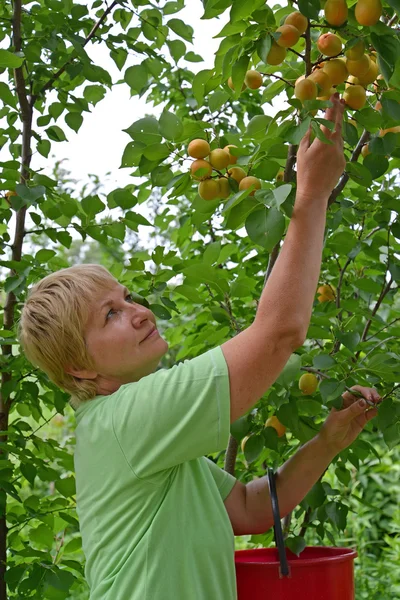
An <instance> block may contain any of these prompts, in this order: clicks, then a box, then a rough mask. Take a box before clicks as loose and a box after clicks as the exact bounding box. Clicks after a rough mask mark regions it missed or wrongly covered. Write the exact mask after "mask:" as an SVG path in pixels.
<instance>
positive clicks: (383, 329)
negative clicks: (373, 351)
mask: <svg viewBox="0 0 400 600" xmlns="http://www.w3.org/2000/svg"><path fill="white" fill-rule="evenodd" d="M397 321H400V317H397V319H393V321H391V322H390V323H388V324H387V325H385V327H382V329H378V331H376V332H375V333H373V334H372V335H370V336H369V337H367V338H365V340H364V341H365V342H369V340H372V338H374V337H376V336H377V335H378V333H382V331H385V329H388V328H389V327H390V326H391V325H393V324H394V323H396V322H397Z"/></svg>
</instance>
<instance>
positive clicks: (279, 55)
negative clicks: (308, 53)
mask: <svg viewBox="0 0 400 600" xmlns="http://www.w3.org/2000/svg"><path fill="white" fill-rule="evenodd" d="M286 54H287V50H286V48H282V46H278V44H277V43H276V42H275V41H273V42H272V44H271V48H270V50H269V52H268V56H267V64H268V65H275V66H276V65H280V64H281V63H282V62H283V61H284V60H285V58H286Z"/></svg>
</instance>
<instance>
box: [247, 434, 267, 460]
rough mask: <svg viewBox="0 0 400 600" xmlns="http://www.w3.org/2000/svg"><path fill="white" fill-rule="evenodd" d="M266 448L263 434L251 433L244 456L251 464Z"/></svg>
mask: <svg viewBox="0 0 400 600" xmlns="http://www.w3.org/2000/svg"><path fill="white" fill-rule="evenodd" d="M263 450H264V438H263V436H262V435H251V436H250V437H249V439H248V440H247V441H246V444H245V446H244V457H245V459H246V461H247V462H248V463H249V464H250V463H252V462H254V461H255V460H257V458H258V457H259V456H260V454H261V452H262V451H263Z"/></svg>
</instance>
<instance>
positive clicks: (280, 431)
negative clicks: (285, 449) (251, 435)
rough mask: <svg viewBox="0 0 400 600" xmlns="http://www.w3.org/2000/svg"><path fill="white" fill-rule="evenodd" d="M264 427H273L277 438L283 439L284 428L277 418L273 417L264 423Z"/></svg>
mask: <svg viewBox="0 0 400 600" xmlns="http://www.w3.org/2000/svg"><path fill="white" fill-rule="evenodd" d="M264 427H273V428H274V429H275V431H276V433H277V434H278V437H283V436H284V435H285V433H286V427H285V426H284V425H283V424H282V423H281V422H280V420H279V419H278V417H276V416H275V415H273V416H272V417H269V418H268V419H267V420H266V421H265V425H264Z"/></svg>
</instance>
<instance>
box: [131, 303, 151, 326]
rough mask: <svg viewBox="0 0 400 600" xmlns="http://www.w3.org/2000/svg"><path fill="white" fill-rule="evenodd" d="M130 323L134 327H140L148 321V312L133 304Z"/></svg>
mask: <svg viewBox="0 0 400 600" xmlns="http://www.w3.org/2000/svg"><path fill="white" fill-rule="evenodd" d="M131 306H132V314H131V322H132V325H133V326H134V327H140V326H141V325H142V323H143V322H144V321H147V320H148V319H149V313H150V311H149V310H148V309H147V308H145V307H144V306H141V305H140V304H133V305H131Z"/></svg>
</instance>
